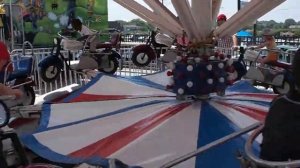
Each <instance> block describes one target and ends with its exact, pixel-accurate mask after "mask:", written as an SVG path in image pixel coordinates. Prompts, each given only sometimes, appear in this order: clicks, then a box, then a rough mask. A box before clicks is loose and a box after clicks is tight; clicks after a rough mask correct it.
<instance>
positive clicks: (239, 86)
mask: <svg viewBox="0 0 300 168" xmlns="http://www.w3.org/2000/svg"><path fill="white" fill-rule="evenodd" d="M226 91H232V92H244V93H272V92H269V91H265V90H260V89H257V88H256V87H254V86H253V85H251V83H249V82H248V81H245V80H241V81H239V82H237V83H235V84H234V85H232V86H229V87H228V88H227V89H226Z"/></svg>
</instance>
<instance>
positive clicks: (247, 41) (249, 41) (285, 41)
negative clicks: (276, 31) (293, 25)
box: [238, 36, 300, 47]
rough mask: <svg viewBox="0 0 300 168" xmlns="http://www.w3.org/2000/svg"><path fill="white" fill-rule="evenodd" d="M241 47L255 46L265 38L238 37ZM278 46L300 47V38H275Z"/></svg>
mask: <svg viewBox="0 0 300 168" xmlns="http://www.w3.org/2000/svg"><path fill="white" fill-rule="evenodd" d="M238 41H239V44H240V45H245V46H249V45H255V44H259V43H261V42H262V41H263V37H256V38H255V39H254V38H253V37H238ZM275 41H276V44H277V45H289V46H294V47H300V36H293V37H286V36H275Z"/></svg>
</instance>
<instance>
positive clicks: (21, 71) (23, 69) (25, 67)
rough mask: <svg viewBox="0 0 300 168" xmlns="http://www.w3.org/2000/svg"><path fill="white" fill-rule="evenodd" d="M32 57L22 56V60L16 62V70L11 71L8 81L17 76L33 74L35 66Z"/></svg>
mask: <svg viewBox="0 0 300 168" xmlns="http://www.w3.org/2000/svg"><path fill="white" fill-rule="evenodd" d="M32 65H33V58H32V57H26V56H24V57H21V58H20V60H18V61H17V62H14V71H13V72H11V73H10V75H9V76H8V79H7V81H11V80H13V79H17V78H26V77H28V76H30V75H31V73H32V68H33V66H32Z"/></svg>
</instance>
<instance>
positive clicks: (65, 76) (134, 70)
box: [11, 43, 162, 95]
mask: <svg viewBox="0 0 300 168" xmlns="http://www.w3.org/2000/svg"><path fill="white" fill-rule="evenodd" d="M136 45H137V44H130V43H124V44H123V45H122V48H121V49H120V51H119V52H120V53H121V56H122V59H121V60H120V67H119V69H118V71H117V72H116V75H119V76H140V75H147V74H152V73H155V72H158V71H160V70H161V69H162V64H161V63H160V61H159V60H158V59H155V60H154V61H152V62H151V63H150V64H149V65H148V66H146V67H137V66H135V65H134V64H133V63H132V61H131V55H132V47H134V46H136ZM22 52H23V50H22V49H15V50H13V51H12V52H11V57H12V59H14V57H17V56H18V55H20V54H22ZM33 53H34V55H33V56H34V57H35V69H36V71H35V72H34V80H35V82H36V86H35V87H34V90H35V91H36V93H37V94H39V95H42V94H45V93H48V92H51V91H53V90H57V89H59V88H62V87H65V86H69V85H71V84H74V83H75V84H78V85H80V86H82V85H84V84H85V83H86V82H87V81H88V79H87V76H86V75H85V74H84V73H79V72H76V71H72V70H69V69H68V68H67V66H66V65H64V68H63V72H62V73H61V74H60V76H59V77H58V79H57V80H56V81H55V82H53V83H46V82H44V81H42V80H41V78H40V74H39V73H38V71H37V70H38V63H39V62H40V61H41V60H43V59H44V58H45V57H47V56H50V54H51V48H35V49H33ZM61 53H62V54H63V55H64V56H66V57H68V51H61ZM76 54H77V52H72V56H73V57H72V58H71V60H76V58H75V56H76ZM25 55H31V49H25Z"/></svg>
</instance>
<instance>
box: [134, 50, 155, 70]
mask: <svg viewBox="0 0 300 168" xmlns="http://www.w3.org/2000/svg"><path fill="white" fill-rule="evenodd" d="M131 60H132V63H133V64H134V65H136V66H138V67H144V66H147V65H149V64H150V62H151V57H150V56H149V55H148V54H147V53H145V52H133V54H132V56H131Z"/></svg>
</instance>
